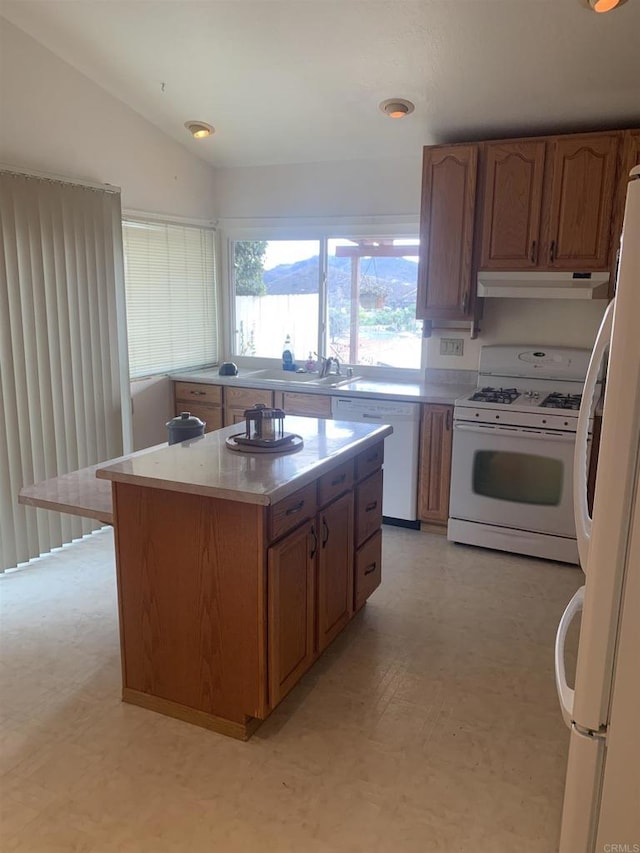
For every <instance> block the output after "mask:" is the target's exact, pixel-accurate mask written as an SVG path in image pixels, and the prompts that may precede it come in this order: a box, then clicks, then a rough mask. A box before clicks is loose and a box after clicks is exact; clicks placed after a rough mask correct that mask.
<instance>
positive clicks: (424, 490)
mask: <svg viewBox="0 0 640 853" xmlns="http://www.w3.org/2000/svg"><path fill="white" fill-rule="evenodd" d="M452 439H453V407H452V406H441V405H434V404H431V403H425V404H424V405H423V407H422V419H421V423H420V461H419V469H418V515H419V517H420V520H421V521H428V522H432V523H435V524H446V523H447V519H448V516H449V487H450V481H451V450H452V444H453V440H452Z"/></svg>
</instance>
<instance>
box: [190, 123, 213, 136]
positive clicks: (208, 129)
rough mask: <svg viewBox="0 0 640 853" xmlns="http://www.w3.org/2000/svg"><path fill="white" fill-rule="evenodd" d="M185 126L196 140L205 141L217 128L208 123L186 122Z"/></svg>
mask: <svg viewBox="0 0 640 853" xmlns="http://www.w3.org/2000/svg"><path fill="white" fill-rule="evenodd" d="M184 126H185V127H186V128H187V130H188V131H189V133H190V134H191V135H192V136H193V138H194V139H205V138H206V137H207V136H211V134H212V133H215V132H216V130H215V127H212V126H211V125H210V124H207V123H206V121H185V123H184Z"/></svg>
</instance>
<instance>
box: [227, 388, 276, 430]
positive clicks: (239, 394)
mask: <svg viewBox="0 0 640 853" xmlns="http://www.w3.org/2000/svg"><path fill="white" fill-rule="evenodd" d="M258 403H262V404H263V405H265V406H268V407H269V408H271V407H272V406H273V391H266V390H265V389H264V388H225V389H224V425H225V426H230V425H232V424H239V423H244V420H245V418H244V413H245V412H246V410H247V409H252V408H253V407H254V406H255V405H257V404H258Z"/></svg>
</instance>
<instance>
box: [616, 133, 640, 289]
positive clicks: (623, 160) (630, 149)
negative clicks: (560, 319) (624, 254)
mask: <svg viewBox="0 0 640 853" xmlns="http://www.w3.org/2000/svg"><path fill="white" fill-rule="evenodd" d="M619 161H620V166H619V169H618V179H617V190H616V198H615V202H614V226H613V246H612V252H611V278H610V280H609V296H610V297H613V296H614V294H615V287H616V276H617V273H618V257H619V249H620V237H621V235H622V224H623V220H624V207H625V204H626V199H627V187H628V185H629V172H630V171H631V170H632V169H633V167H634V166H640V130H627V131H626V132H625V133H624V134H623V137H622V142H621V144H620V156H619Z"/></svg>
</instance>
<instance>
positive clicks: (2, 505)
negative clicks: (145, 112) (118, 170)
mask: <svg viewBox="0 0 640 853" xmlns="http://www.w3.org/2000/svg"><path fill="white" fill-rule="evenodd" d="M121 216H122V214H121V208H120V194H119V192H114V191H112V190H104V189H100V188H94V187H86V186H78V185H75V184H71V183H65V182H62V181H57V180H49V179H43V178H39V177H34V176H28V175H22V174H16V173H13V172H9V171H0V418H3V420H4V425H0V428H1V429H2V439H0V570H4V569H7V568H11V567H13V566H15V565H17V564H18V563H20V562H24V561H26V560H29V559H30V558H32V557H37V556H38V555H39V554H42V553H44V552H46V551H50V550H51V549H52V548H54V547H57V546H59V545H62V544H63V543H64V542H70V541H71V540H72V539H75V538H78V537H79V536H82V535H83V534H84V533H87V532H89V531H90V530H91V529H93V528H95V527H99V526H100V525H99V524H97V523H95V522H91V521H88V520H86V519H80V518H76V517H73V516H69V515H61V514H60V513H56V512H50V511H48V510H40V509H38V510H35V509H33V508H31V507H24V506H22V505H20V504H18V492H19V491H20V489H21V488H22V487H23V486H25V485H30V484H32V483H37V482H40V481H41V480H46V479H49V478H50V477H56V476H58V475H60V474H65V473H68V472H69V471H75V470H77V469H78V468H84V467H86V466H88V465H93V464H95V463H97V462H102V461H104V460H106V459H112V458H113V457H115V456H119V455H120V454H121V453H122V450H123V435H122V415H123V408H124V401H125V400H127V401H128V389H126V392H125V391H123V388H122V385H121V381H120V376H121V370H120V358H119V348H118V336H119V328H118V327H119V325H120V324H119V322H118V321H119V316H120V313H123V312H120V308H119V298H120V296H119V293H118V290H119V289H120V288H121V287H122V231H121ZM127 404H128V403H127Z"/></svg>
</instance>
